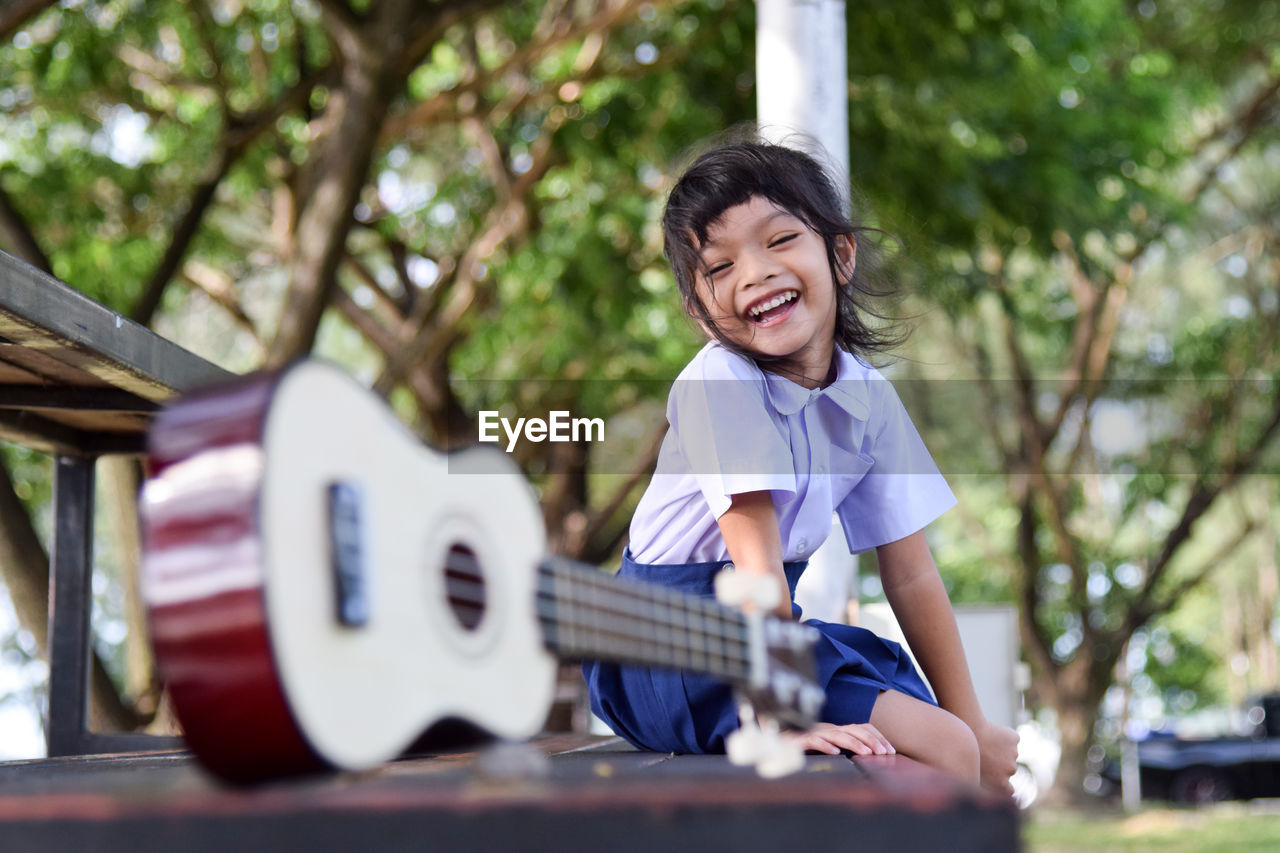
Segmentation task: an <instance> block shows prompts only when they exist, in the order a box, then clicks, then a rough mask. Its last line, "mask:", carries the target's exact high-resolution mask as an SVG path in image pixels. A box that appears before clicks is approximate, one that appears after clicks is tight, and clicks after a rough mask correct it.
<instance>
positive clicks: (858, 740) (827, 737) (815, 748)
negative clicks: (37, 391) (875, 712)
mask: <svg viewBox="0 0 1280 853" xmlns="http://www.w3.org/2000/svg"><path fill="white" fill-rule="evenodd" d="M786 736H787V737H789V738H792V739H794V740H796V741H799V743H800V745H801V746H802V747H804V749H805V750H806V751H807V752H824V753H826V754H827V755H839V754H840V751H841V750H842V749H847V750H849V751H850V752H852V753H853V754H854V755H893V754H894V753H896V752H897V750H896V749H894V748H893V744H891V743H889V740H888V739H887V738H886V737H885V736H884V735H882V734H880V732H879V730H878V729H876V727H875V726H873V725H871V724H870V723H849V724H848V725H844V726H837V725H835V724H834V723H818V724H817V725H815V726H814V727H813V728H811V729H809V730H808V731H804V732H789V733H788V734H787V735H786Z"/></svg>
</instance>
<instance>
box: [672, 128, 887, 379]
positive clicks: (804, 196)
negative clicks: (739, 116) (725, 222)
mask: <svg viewBox="0 0 1280 853" xmlns="http://www.w3.org/2000/svg"><path fill="white" fill-rule="evenodd" d="M836 186H837V184H836V182H835V181H834V180H832V178H831V176H830V175H828V174H827V172H826V170H824V169H823V168H822V166H820V165H819V164H818V161H817V160H815V159H814V158H813V157H811V156H810V155H808V154H806V153H804V152H802V151H798V150H796V149H794V148H789V147H786V146H783V145H775V144H773V143H769V142H763V141H760V140H758V139H751V140H746V141H734V142H729V143H725V144H721V145H718V146H716V147H715V148H712V149H711V150H709V151H707V152H705V153H703V154H702V155H701V156H699V157H698V158H697V160H695V161H694V163H693V165H691V166H690V167H689V168H688V169H687V170H686V171H685V172H684V174H683V175H682V176H681V177H680V179H679V180H678V181H677V182H676V185H675V187H674V188H673V189H672V190H671V194H670V195H669V196H668V197H667V208H666V212H665V213H664V214H663V217H662V230H663V248H664V250H665V251H666V254H667V259H668V260H669V261H670V262H671V267H672V269H673V270H674V272H675V277H676V283H677V284H678V285H679V287H680V295H681V297H682V298H683V300H684V304H685V309H686V310H687V311H688V312H689V313H690V314H691V315H693V317H694V318H695V319H697V320H699V321H701V323H702V324H703V325H704V326H705V327H706V328H707V329H708V330H710V331H711V333H712V334H713V335H714V336H715V338H716V339H717V340H718V341H720V343H722V344H723V345H724V346H726V347H728V348H729V349H731V350H733V351H734V352H737V353H740V354H742V355H744V356H747V357H748V358H752V359H754V360H755V361H756V362H757V363H759V364H760V365H761V367H765V366H767V365H772V366H774V367H780V366H782V365H781V364H779V362H785V359H784V358H779V357H773V356H761V355H757V354H755V353H753V352H750V351H748V350H744V349H743V348H742V347H741V346H738V345H737V344H735V343H733V342H732V341H730V340H728V338H727V337H726V336H725V334H724V333H723V332H722V331H721V330H720V328H719V327H718V326H717V325H716V323H715V320H714V319H713V318H712V317H711V315H710V313H709V312H708V311H707V307H706V306H705V305H704V304H703V303H702V300H701V299H700V298H699V297H698V293H697V283H698V280H699V279H700V278H704V277H705V278H706V279H707V281H708V282H710V274H709V271H708V269H707V266H706V264H705V263H704V262H703V260H702V255H701V253H700V251H699V249H700V247H701V246H702V245H703V244H705V243H706V241H707V231H708V229H710V228H711V227H712V226H714V225H715V224H716V222H717V221H718V220H719V219H720V217H721V216H722V215H723V214H724V212H725V211H726V210H728V209H729V208H731V207H734V206H736V205H739V204H742V203H744V202H746V201H748V200H749V199H751V198H752V197H755V196H759V197H760V198H764V199H767V200H768V201H770V202H772V203H773V204H775V205H777V206H778V207H779V208H781V209H783V210H785V211H787V212H789V213H791V214H792V215H793V216H795V217H797V218H798V219H800V220H801V221H802V222H804V224H805V225H807V226H808V227H809V228H810V229H811V230H812V231H814V232H815V233H816V234H818V235H819V236H821V237H822V240H823V242H824V243H825V244H826V248H827V262H828V263H829V264H830V266H831V276H832V280H833V281H834V282H835V283H836V329H835V342H836V346H838V347H840V348H841V349H844V350H846V351H848V352H850V353H852V354H854V355H860V356H870V355H872V354H875V353H881V352H885V351H886V350H888V349H890V348H891V347H893V346H896V345H897V344H899V343H901V342H902V340H903V338H905V337H906V335H905V334H904V333H903V332H901V331H900V330H898V329H895V328H894V326H893V325H892V324H889V325H887V326H882V327H880V328H872V327H870V326H868V325H867V323H866V321H865V320H864V319H863V318H864V317H867V316H871V317H875V318H877V319H882V320H887V319H889V318H888V317H887V316H886V315H885V314H882V313H880V312H879V311H878V310H877V309H876V307H875V306H874V305H873V304H872V302H873V301H874V300H878V299H881V298H884V297H891V296H894V295H895V290H894V289H893V288H888V287H882V286H877V285H876V284H875V283H874V282H875V281H876V280H877V279H878V277H879V272H880V263H879V261H880V258H879V257H878V256H879V255H880V254H881V252H880V251H879V250H880V246H879V244H878V243H877V240H876V239H875V238H871V239H867V240H865V241H864V240H861V239H859V237H860V235H862V234H867V233H870V234H874V235H875V237H876V238H878V237H883V236H886V235H885V232H883V231H880V230H879V229H876V228H868V227H865V226H861V225H856V224H854V223H853V222H852V221H850V219H849V217H848V216H847V215H846V214H845V212H844V210H845V205H844V203H843V201H842V200H841V198H840V193H839V191H837V189H836ZM841 236H849V237H852V238H853V239H854V240H855V242H856V243H857V247H858V248H857V258H856V262H855V264H854V269H853V271H852V272H850V271H849V270H848V269H847V268H846V267H845V266H844V264H843V263H841V261H840V259H839V257H838V255H837V254H836V244H837V239H838V238H839V237H841Z"/></svg>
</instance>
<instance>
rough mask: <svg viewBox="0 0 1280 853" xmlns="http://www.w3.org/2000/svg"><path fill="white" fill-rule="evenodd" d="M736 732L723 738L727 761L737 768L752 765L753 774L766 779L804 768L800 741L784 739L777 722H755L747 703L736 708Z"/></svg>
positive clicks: (754, 716)
mask: <svg viewBox="0 0 1280 853" xmlns="http://www.w3.org/2000/svg"><path fill="white" fill-rule="evenodd" d="M738 718H739V721H740V725H739V727H738V730H737V731H735V732H733V733H731V734H730V735H729V736H728V737H727V738H725V752H726V753H727V755H728V758H729V761H730V763H732V764H735V765H738V766H739V767H745V766H748V765H755V768H756V773H757V774H759V775H760V776H761V777H762V778H765V779H777V778H778V777H780V776H788V775H790V774H792V773H795V772H798V771H799V770H802V769H804V749H803V748H802V747H801V746H800V744H799V742H797V741H793V740H787V739H786V738H784V737H783V736H782V730H781V728H780V727H779V726H778V723H777V721H776V720H772V719H770V718H768V717H765V718H764V720H763V723H761V722H758V721H757V720H756V715H755V712H754V711H753V710H752V708H751V704H750V703H749V702H743V703H741V704H740V705H739V706H738Z"/></svg>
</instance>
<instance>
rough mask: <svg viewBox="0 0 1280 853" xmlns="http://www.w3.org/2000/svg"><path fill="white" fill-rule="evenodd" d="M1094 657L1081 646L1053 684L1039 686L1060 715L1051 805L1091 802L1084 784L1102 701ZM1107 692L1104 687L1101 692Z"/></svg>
mask: <svg viewBox="0 0 1280 853" xmlns="http://www.w3.org/2000/svg"><path fill="white" fill-rule="evenodd" d="M1093 657H1094V655H1093V649H1092V648H1090V647H1088V646H1087V645H1082V646H1081V647H1080V649H1079V650H1077V652H1076V657H1075V658H1074V659H1072V660H1071V662H1070V663H1068V664H1066V665H1065V666H1063V667H1062V668H1061V669H1060V670H1059V672H1058V673H1057V677H1056V678H1055V679H1054V680H1053V681H1052V683H1044V682H1042V683H1040V684H1038V685H1037V688H1038V689H1039V690H1040V693H1041V695H1042V696H1045V697H1050V699H1051V701H1050V704H1051V705H1052V706H1053V707H1054V708H1055V709H1056V710H1057V712H1058V731H1059V734H1060V735H1061V738H1062V741H1061V743H1062V757H1061V759H1060V760H1059V762H1058V774H1057V776H1056V777H1055V778H1054V781H1053V788H1052V789H1050V791H1049V793H1048V795H1047V796H1046V797H1045V800H1046V802H1049V803H1051V804H1056V805H1065V806H1080V805H1084V804H1087V803H1088V802H1090V800H1089V795H1088V794H1087V793H1086V791H1085V787H1084V783H1085V778H1086V777H1087V776H1088V774H1089V747H1090V746H1092V745H1093V732H1094V726H1095V725H1096V723H1097V722H1098V706H1099V704H1100V703H1101V701H1102V694H1101V693H1100V692H1099V687H1098V685H1099V684H1100V683H1101V682H1099V680H1098V679H1097V678H1096V677H1091V675H1090V670H1091V669H1095V668H1097V665H1095V664H1093ZM1107 683H1109V682H1107ZM1105 689H1106V684H1103V687H1102V690H1104V691H1105Z"/></svg>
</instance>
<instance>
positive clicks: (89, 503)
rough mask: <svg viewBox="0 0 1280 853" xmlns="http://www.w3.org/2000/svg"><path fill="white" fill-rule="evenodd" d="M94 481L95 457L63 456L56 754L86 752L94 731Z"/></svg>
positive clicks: (54, 681)
mask: <svg viewBox="0 0 1280 853" xmlns="http://www.w3.org/2000/svg"><path fill="white" fill-rule="evenodd" d="M93 484H94V459H93V458H82V457H77V456H59V457H58V458H57V460H56V462H55V466H54V473H53V504H54V530H53V549H52V551H53V553H52V554H51V560H50V562H51V563H52V565H53V572H52V580H51V582H50V589H49V593H50V595H49V709H48V715H47V719H48V722H47V725H46V729H45V736H46V738H47V744H48V752H49V755H50V756H60V755H79V754H81V753H83V752H84V746H85V738H86V735H87V730H88V715H89V611H90V606H91V600H92V585H91V583H90V581H91V575H92V571H93Z"/></svg>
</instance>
